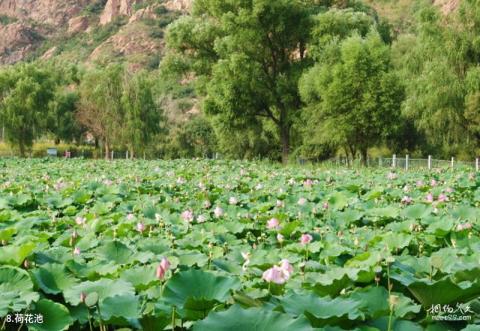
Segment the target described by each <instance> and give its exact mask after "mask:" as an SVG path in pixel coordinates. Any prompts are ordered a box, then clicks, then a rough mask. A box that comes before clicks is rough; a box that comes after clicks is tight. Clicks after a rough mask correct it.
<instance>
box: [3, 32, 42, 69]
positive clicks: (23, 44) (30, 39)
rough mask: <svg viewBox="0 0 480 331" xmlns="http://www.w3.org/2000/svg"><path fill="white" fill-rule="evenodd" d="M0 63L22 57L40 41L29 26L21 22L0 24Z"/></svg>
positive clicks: (18, 59) (8, 62) (14, 60)
mask: <svg viewBox="0 0 480 331" xmlns="http://www.w3.org/2000/svg"><path fill="white" fill-rule="evenodd" d="M0 36H1V38H0V55H1V61H0V63H5V64H11V63H15V62H18V61H20V60H22V59H24V58H25V57H26V56H27V55H28V53H29V52H31V51H32V50H34V49H35V48H36V46H37V45H38V43H39V42H40V39H39V36H38V35H37V34H36V32H35V30H33V29H32V28H31V27H29V26H25V25H23V24H21V23H12V24H9V25H0Z"/></svg>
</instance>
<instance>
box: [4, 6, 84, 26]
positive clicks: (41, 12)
mask: <svg viewBox="0 0 480 331" xmlns="http://www.w3.org/2000/svg"><path fill="white" fill-rule="evenodd" d="M89 2H90V1H89V0H0V14H2V15H6V16H9V17H14V18H16V19H18V20H22V21H23V20H32V21H36V22H39V23H42V24H50V25H54V26H61V25H63V24H65V23H66V22H68V20H69V19H70V18H72V17H73V16H75V15H78V13H79V12H80V11H81V10H82V9H83V8H84V7H85V6H86V5H87V4H88V3H89Z"/></svg>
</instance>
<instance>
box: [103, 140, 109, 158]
mask: <svg viewBox="0 0 480 331" xmlns="http://www.w3.org/2000/svg"><path fill="white" fill-rule="evenodd" d="M104 143H105V160H108V159H109V158H110V146H108V140H107V139H105V142H104Z"/></svg>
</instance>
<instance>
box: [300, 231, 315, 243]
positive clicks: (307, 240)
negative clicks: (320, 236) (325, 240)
mask: <svg viewBox="0 0 480 331" xmlns="http://www.w3.org/2000/svg"><path fill="white" fill-rule="evenodd" d="M312 240H313V237H312V236H311V235H310V234H308V233H304V234H302V236H301V237H300V243H301V244H302V245H307V244H309V243H310V242H311V241H312Z"/></svg>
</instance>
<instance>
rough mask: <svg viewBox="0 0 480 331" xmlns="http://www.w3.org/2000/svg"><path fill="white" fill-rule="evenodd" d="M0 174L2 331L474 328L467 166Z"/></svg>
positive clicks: (18, 169)
mask: <svg viewBox="0 0 480 331" xmlns="http://www.w3.org/2000/svg"><path fill="white" fill-rule="evenodd" d="M0 167H1V168H0V169H1V170H0V176H1V181H0V185H1V186H0V240H1V245H0V330H27V329H28V330H45V331H57V330H123V331H125V330H172V329H175V330H195V331H202V330H208V331H217V330H246V331H247V330H265V331H269V330H272V331H283V330H298V331H303V330H313V329H317V330H332V331H333V330H369V331H374V330H382V331H383V330H397V331H400V330H405V331H416V330H430V331H435V330H470V331H471V330H479V329H480V328H479V327H478V325H476V323H480V317H479V313H480V300H479V298H480V238H479V230H480V223H479V218H480V208H479V205H480V176H478V175H476V174H474V173H472V172H471V170H468V169H465V170H464V171H462V170H455V171H452V170H436V171H432V172H428V171H410V172H403V171H398V172H396V173H395V172H392V171H391V170H389V169H379V170H374V169H363V170H348V169H314V168H298V167H291V168H283V167H281V166H278V165H269V164H264V163H247V162H230V161H193V160H179V161H125V160H124V161H115V162H107V161H87V160H15V159H11V160H2V161H0Z"/></svg>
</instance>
